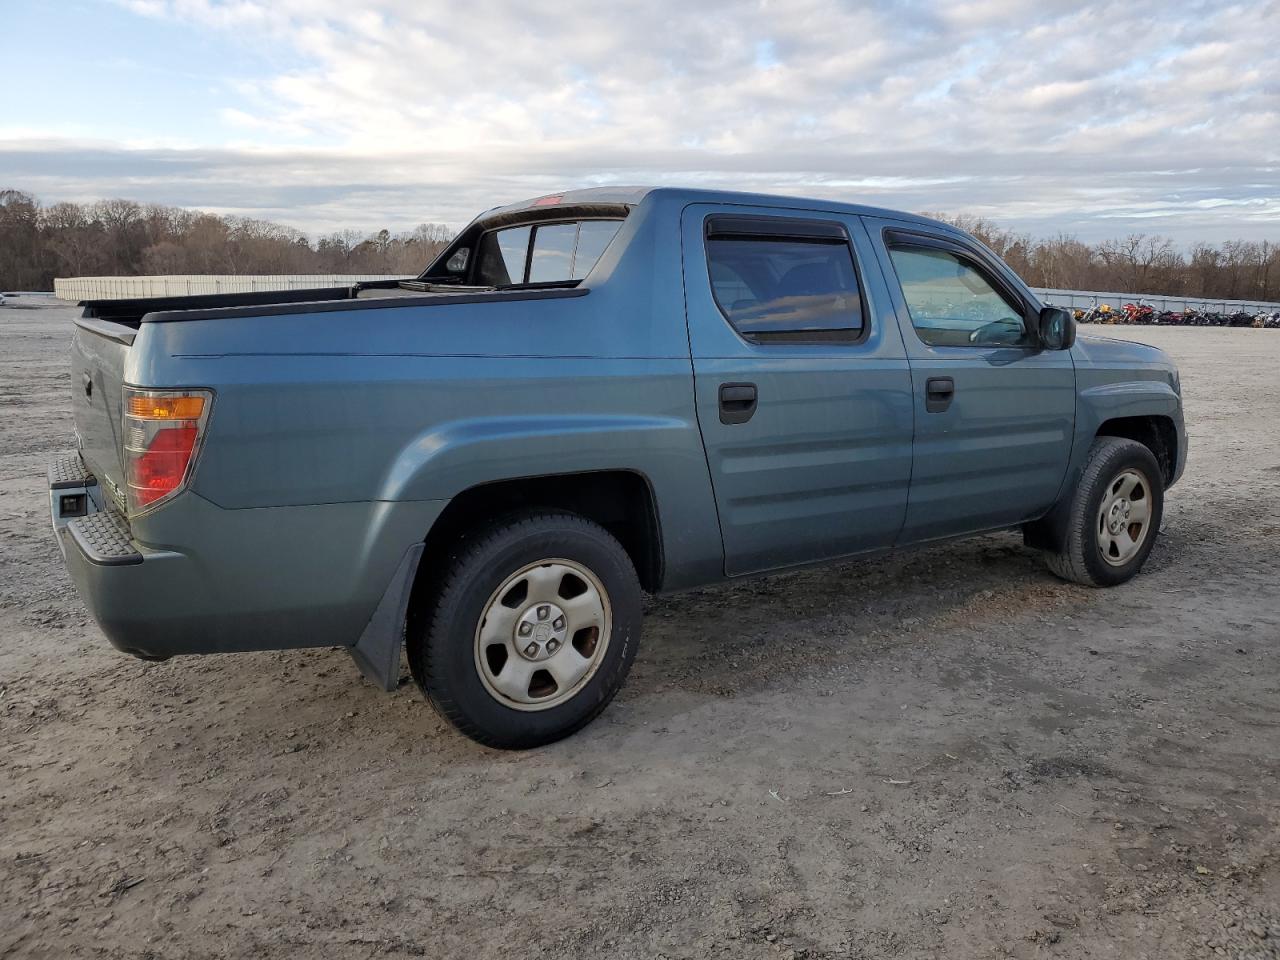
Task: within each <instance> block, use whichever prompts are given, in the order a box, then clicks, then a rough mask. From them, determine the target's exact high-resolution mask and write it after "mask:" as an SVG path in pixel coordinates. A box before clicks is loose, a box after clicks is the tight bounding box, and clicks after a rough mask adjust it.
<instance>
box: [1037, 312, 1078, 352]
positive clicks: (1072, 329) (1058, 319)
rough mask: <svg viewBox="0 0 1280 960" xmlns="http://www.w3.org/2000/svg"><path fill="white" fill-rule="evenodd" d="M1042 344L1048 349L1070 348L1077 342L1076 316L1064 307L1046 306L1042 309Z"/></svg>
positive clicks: (1040, 326)
mask: <svg viewBox="0 0 1280 960" xmlns="http://www.w3.org/2000/svg"><path fill="white" fill-rule="evenodd" d="M1038 326H1039V331H1038V332H1039V334H1040V344H1041V346H1043V347H1044V348H1045V349H1046V350H1070V349H1071V347H1072V346H1073V345H1074V344H1075V342H1076V318H1075V317H1073V316H1072V315H1071V311H1070V310H1064V309H1062V307H1044V308H1043V309H1042V310H1041V311H1040V322H1039V324H1038Z"/></svg>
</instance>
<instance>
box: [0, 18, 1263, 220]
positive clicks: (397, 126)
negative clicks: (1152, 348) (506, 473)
mask: <svg viewBox="0 0 1280 960" xmlns="http://www.w3.org/2000/svg"><path fill="white" fill-rule="evenodd" d="M125 2H126V5H127V7H128V8H129V9H132V10H134V11H135V12H137V13H139V14H141V15H145V16H148V17H152V18H159V19H161V20H164V21H166V22H168V23H171V24H172V26H173V28H174V29H195V30H212V31H221V32H223V34H225V36H226V38H228V40H229V41H232V42H236V43H242V44H243V45H244V46H245V47H246V48H249V49H260V50H262V51H269V50H271V49H287V50H288V51H289V52H290V57H289V58H288V61H289V66H288V67H287V68H285V67H282V68H280V69H279V70H276V71H275V72H272V73H270V74H269V75H268V76H266V77H265V78H261V77H259V78H254V79H252V80H248V79H241V78H236V77H229V78H227V80H228V87H229V88H230V89H236V90H238V91H240V92H241V93H245V94H247V96H244V97H243V98H242V99H241V100H240V101H238V102H237V103H236V104H235V105H231V104H230V103H228V105H227V106H225V107H224V108H223V109H222V111H221V117H222V119H223V120H224V121H227V122H230V123H232V124H234V126H235V127H236V129H237V130H239V131H241V132H242V133H243V136H244V140H243V142H242V143H240V144H238V145H237V148H236V149H227V145H225V144H208V145H207V146H205V147H203V148H199V149H184V150H177V151H164V150H157V149H150V150H136V151H126V150H121V149H119V148H118V147H116V146H113V145H101V144H95V145H84V144H76V143H71V142H66V141H62V142H56V143H52V142H46V143H42V144H39V145H38V146H36V145H33V142H32V138H31V137H30V135H29V134H30V131H24V133H25V134H27V135H26V136H25V137H24V138H23V139H22V140H20V141H18V144H19V146H20V148H17V147H15V145H14V144H13V143H9V144H3V143H0V179H2V180H3V182H5V183H14V184H15V185H17V186H21V187H24V188H26V189H32V190H35V191H36V192H38V193H40V194H42V195H47V196H49V197H51V198H54V199H63V198H71V197H72V194H74V193H77V192H78V191H92V192H93V194H94V195H101V194H104V193H113V194H122V193H127V194H129V195H131V196H139V197H142V198H143V199H157V200H161V199H162V200H163V201H164V202H174V203H181V204H184V205H193V206H197V205H198V206H208V207H211V208H216V209H221V210H234V211H235V212H244V213H252V214H254V215H266V216H272V217H275V218H278V219H281V220H283V221H285V222H289V223H294V224H297V225H299V226H301V227H303V228H304V229H309V230H313V231H314V230H323V229H330V228H333V227H336V226H351V225H354V226H357V227H366V228H374V227H378V226H382V225H384V224H385V225H388V226H391V227H393V228H401V227H405V226H408V225H411V224H413V223H416V222H418V221H420V220H444V221H447V222H451V223H455V224H457V223H461V222H464V221H465V220H467V219H469V218H470V216H471V215H472V214H473V213H475V212H476V211H477V210H478V209H480V208H483V207H486V206H489V205H492V204H493V203H497V202H504V201H508V200H512V199H517V198H520V197H522V196H527V195H533V194H537V193H540V192H545V191H549V190H554V189H558V188H562V187H565V186H574V185H585V184H595V183H620V182H658V183H691V184H696V185H711V184H715V185H721V186H727V187H735V188H745V189H753V190H764V191H777V192H784V193H789V194H809V195H819V196H831V197H835V198H838V199H846V200H865V201H868V202H872V203H877V204H881V205H890V206H899V207H905V208H910V209H921V208H927V209H933V210H950V211H956V212H959V211H966V212H971V213H977V214H981V215H984V216H989V217H992V218H994V219H997V220H999V221H1001V222H1003V223H1006V224H1011V225H1014V226H1019V227H1024V228H1027V229H1034V230H1042V231H1052V230H1057V229H1068V230H1074V231H1077V232H1079V233H1080V234H1081V235H1082V236H1086V237H1097V236H1102V235H1112V234H1114V233H1117V232H1122V231H1124V230H1126V229H1129V228H1130V227H1132V226H1135V225H1137V226H1140V228H1141V229H1145V230H1157V231H1161V232H1167V233H1170V234H1173V235H1175V236H1178V237H1181V238H1185V239H1186V240H1188V241H1190V240H1195V239H1201V238H1207V239H1212V238H1214V237H1219V236H1225V235H1240V236H1264V235H1270V236H1272V237H1274V236H1275V235H1276V233H1277V232H1280V213H1278V212H1277V210H1278V208H1280V175H1278V174H1277V171H1280V81H1278V80H1277V79H1276V74H1275V72H1274V71H1270V70H1268V69H1267V68H1266V64H1267V63H1269V62H1270V60H1272V59H1273V51H1272V50H1271V47H1272V45H1273V43H1274V37H1276V36H1278V35H1280V4H1277V3H1276V2H1273V0H1266V2H1261V3H1252V4H1246V5H1235V6H1220V5H1214V4H1208V3H1204V2H1200V0H1193V2H1183V3H1167V2H1157V0H1134V2H1131V3H1127V4H1123V5H1120V4H1113V3H1097V4H1085V5H1083V6H1082V5H1080V4H1079V3H1074V2H1067V0H1039V2H1033V0H975V2H968V3H955V4H934V3H927V2H923V0H901V2H891V0H884V2H877V3H864V4H849V3H843V2H836V0H788V2H785V3H784V2H775V0H759V2H754V3H742V2H738V0H703V2H702V3H699V4H688V3H684V4H677V3H674V2H659V0H654V2H651V3H648V4H634V5H627V6H625V7H623V6H617V7H612V6H610V7H602V6H601V5H600V4H599V3H598V2H594V3H587V2H585V0H561V2H556V3H539V2H532V0H526V2H520V3H514V2H499V0H475V2H472V3H468V4H467V5H465V6H464V7H458V6H456V5H454V4H445V3H425V2H422V0H367V2H364V3H360V4H354V3H350V2H349V0H342V2H339V0H270V2H268V0H225V2H217V0H125ZM264 57H266V53H265V52H264ZM268 144H270V146H268ZM318 144H319V145H323V146H316V145H318Z"/></svg>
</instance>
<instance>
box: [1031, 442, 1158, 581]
mask: <svg viewBox="0 0 1280 960" xmlns="http://www.w3.org/2000/svg"><path fill="white" fill-rule="evenodd" d="M1135 478H1136V484H1134V479H1135ZM1131 484H1132V485H1131ZM1126 493H1127V494H1129V496H1126V495H1125V494H1126ZM1140 516H1141V517H1143V519H1142V520H1141V525H1140V527H1139V526H1138V524H1137V519H1138V518H1139V517H1140ZM1163 516H1164V474H1163V473H1162V472H1161V469H1160V464H1159V462H1157V460H1156V458H1155V454H1153V453H1152V452H1151V450H1150V449H1149V448H1147V447H1145V446H1143V445H1142V444H1140V443H1138V442H1136V441H1134V440H1125V439H1122V438H1120V437H1098V438H1097V439H1096V440H1094V441H1093V446H1092V447H1090V448H1089V456H1088V459H1087V460H1086V461H1085V465H1084V469H1083V470H1082V471H1081V473H1080V479H1079V481H1078V482H1077V483H1076V487H1075V490H1074V491H1072V494H1071V503H1070V514H1069V516H1068V519H1067V531H1066V537H1065V539H1064V542H1063V545H1062V548H1061V549H1060V550H1058V551H1056V552H1049V553H1046V554H1045V560H1046V562H1047V563H1048V565H1049V569H1050V570H1052V571H1053V572H1054V573H1055V574H1057V575H1058V576H1059V577H1061V578H1062V579H1064V580H1070V581H1072V582H1074V583H1079V584H1083V585H1085V586H1089V587H1114V586H1117V585H1118V584H1121V583H1125V582H1126V581H1128V580H1130V579H1132V578H1133V576H1134V575H1135V574H1137V572H1138V571H1139V570H1141V569H1142V565H1143V564H1144V563H1146V560H1147V557H1148V556H1149V555H1150V554H1151V549H1152V547H1154V546H1155V542H1156V537H1157V536H1158V535H1159V533H1160V521H1161V519H1162V517H1163ZM1117 531H1118V532H1117ZM1126 538H1127V540H1126Z"/></svg>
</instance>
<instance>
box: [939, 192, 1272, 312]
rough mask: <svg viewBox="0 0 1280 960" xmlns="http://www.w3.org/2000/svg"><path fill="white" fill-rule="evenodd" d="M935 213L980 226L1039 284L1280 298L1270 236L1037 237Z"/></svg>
mask: <svg viewBox="0 0 1280 960" xmlns="http://www.w3.org/2000/svg"><path fill="white" fill-rule="evenodd" d="M927 216H932V217H935V218H937V219H939V220H945V221H946V222H947V223H950V224H953V225H955V226H957V227H960V228H961V229H962V230H967V231H968V232H969V233H971V234H973V235H974V236H975V237H977V238H978V239H979V240H981V241H982V242H983V243H985V244H986V245H987V246H989V247H990V248H991V249H992V250H994V251H995V252H996V253H997V254H998V255H999V256H1000V258H1001V259H1002V260H1004V261H1005V262H1006V263H1007V264H1009V266H1010V267H1012V268H1013V269H1014V271H1015V272H1016V273H1017V274H1018V275H1019V276H1020V277H1022V279H1023V280H1025V281H1026V282H1027V284H1028V285H1029V286H1032V287H1047V288H1049V289H1054V290H1100V291H1106V292H1112V293H1148V294H1156V295H1163V296H1168V297H1186V298H1189V299H1193V300H1222V299H1225V300H1266V301H1280V245H1277V244H1275V243H1271V242H1270V241H1267V240H1228V241H1226V242H1225V243H1218V244H1213V243H1197V244H1195V245H1194V246H1192V247H1191V249H1190V250H1188V251H1185V252H1184V251H1182V250H1179V249H1178V248H1177V247H1176V246H1175V245H1174V242H1173V241H1172V240H1170V239H1169V238H1168V237H1161V236H1158V235H1153V234H1148V233H1133V234H1129V235H1128V236H1126V237H1124V238H1122V239H1118V240H1105V241H1103V242H1102V243H1098V244H1088V243H1084V242H1082V241H1080V240H1078V239H1076V238H1075V237H1073V236H1071V235H1070V234H1065V233H1060V234H1058V235H1057V236H1056V237H1051V238H1044V237H1039V238H1037V237H1031V236H1028V235H1027V234H1022V233H1017V232H1016V231H1013V230H1007V229H1005V228H1003V227H1001V226H999V225H998V224H995V223H993V222H991V221H990V220H986V219H982V218H978V217H967V216H958V217H957V216H948V215H946V214H937V213H933V214H927Z"/></svg>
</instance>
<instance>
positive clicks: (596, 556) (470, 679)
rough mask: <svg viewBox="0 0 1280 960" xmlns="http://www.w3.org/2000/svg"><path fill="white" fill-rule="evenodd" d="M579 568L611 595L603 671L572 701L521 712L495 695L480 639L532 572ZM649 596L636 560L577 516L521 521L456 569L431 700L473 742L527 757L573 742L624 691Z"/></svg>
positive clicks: (439, 627) (433, 647) (438, 632)
mask: <svg viewBox="0 0 1280 960" xmlns="http://www.w3.org/2000/svg"><path fill="white" fill-rule="evenodd" d="M555 558H560V559H565V560H572V561H574V562H576V563H579V564H581V565H582V566H584V567H586V568H587V569H588V570H590V571H591V572H592V573H593V574H595V576H596V578H597V579H598V580H599V581H600V583H601V585H602V586H603V587H604V590H605V592H606V593H607V594H608V600H609V606H610V616H611V630H610V637H609V645H608V647H607V649H606V650H605V653H604V659H603V662H601V664H600V665H599V666H598V667H597V669H596V672H595V673H594V674H593V675H592V677H591V679H590V680H588V681H587V683H586V684H585V685H584V686H583V687H582V689H581V690H579V691H578V693H577V694H575V695H574V696H573V697H572V698H571V699H570V700H568V701H567V702H565V703H562V704H560V705H558V706H555V707H551V708H549V709H546V710H518V709H515V708H513V707H509V706H506V705H504V704H502V703H501V702H499V701H498V700H497V699H496V698H495V697H494V696H493V694H491V693H490V692H489V690H488V689H487V688H486V686H485V684H484V682H483V680H482V679H481V677H480V674H479V671H478V669H477V667H476V661H475V631H476V627H477V625H478V624H479V622H480V617H481V615H482V614H483V612H484V609H485V606H486V604H487V603H488V601H489V598H490V597H491V596H492V595H493V592H494V591H495V590H496V589H498V587H499V586H500V585H501V584H502V582H503V581H504V580H506V579H507V577H509V576H510V575H511V574H512V573H514V572H515V571H517V570H519V569H520V568H521V567H525V566H527V565H529V564H531V563H536V562H538V561H541V560H550V559H555ZM640 621H641V595H640V587H639V584H638V582H637V580H636V575H635V570H634V568H633V567H632V565H631V561H630V559H629V558H628V557H627V554H626V552H625V551H624V550H623V549H622V547H621V545H619V544H618V542H617V541H616V540H614V538H613V537H611V536H610V535H609V534H608V533H607V532H605V531H604V530H603V529H602V528H600V527H598V526H596V525H595V524H593V523H591V522H590V521H586V520H583V519H581V518H577V517H572V516H555V515H552V516H539V517H528V518H521V519H515V520H512V521H510V522H509V523H507V524H506V525H498V526H496V527H495V528H494V529H493V530H492V531H491V532H490V534H489V536H488V537H485V538H481V542H480V543H479V544H478V545H477V547H476V548H475V549H472V550H464V551H462V553H461V556H459V557H458V558H457V560H456V566H455V568H454V570H453V571H452V572H451V575H450V577H449V579H448V582H447V584H446V586H445V589H444V591H443V593H442V595H441V597H440V601H439V604H438V606H437V608H436V611H435V615H434V616H433V617H432V618H431V622H430V623H429V624H428V627H427V635H426V637H425V638H424V640H425V642H424V644H423V649H422V655H423V657H424V667H423V669H422V671H421V674H422V678H423V684H424V688H425V689H424V692H425V693H426V694H427V696H428V697H429V698H430V699H431V701H432V703H433V704H435V705H436V707H437V709H439V710H440V711H441V712H442V713H443V714H445V716H446V717H448V718H449V719H450V720H451V721H453V722H454V724H455V725H456V726H458V727H459V729H460V730H462V732H463V733H466V734H467V735H468V736H470V737H472V738H473V739H476V740H479V741H480V742H482V743H487V744H489V745H492V746H499V747H507V748H524V747H532V746H539V745H541V744H545V743H550V742H552V741H554V740H558V739H560V738H561V737H565V736H568V735H569V734H571V733H573V732H574V731H576V730H578V729H579V728H581V727H582V726H583V725H584V724H586V723H588V722H590V720H591V719H593V718H594V717H595V716H596V715H597V714H599V713H600V711H601V710H603V709H604V707H605V706H606V705H607V704H608V703H609V701H610V700H611V699H612V698H613V695H614V694H615V693H616V692H617V691H618V688H619V687H621V685H622V683H623V681H624V680H625V679H626V675H627V673H628V671H629V670H630V667H631V663H632V661H633V660H634V658H635V648H636V643H637V641H638V638H639V634H640Z"/></svg>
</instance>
